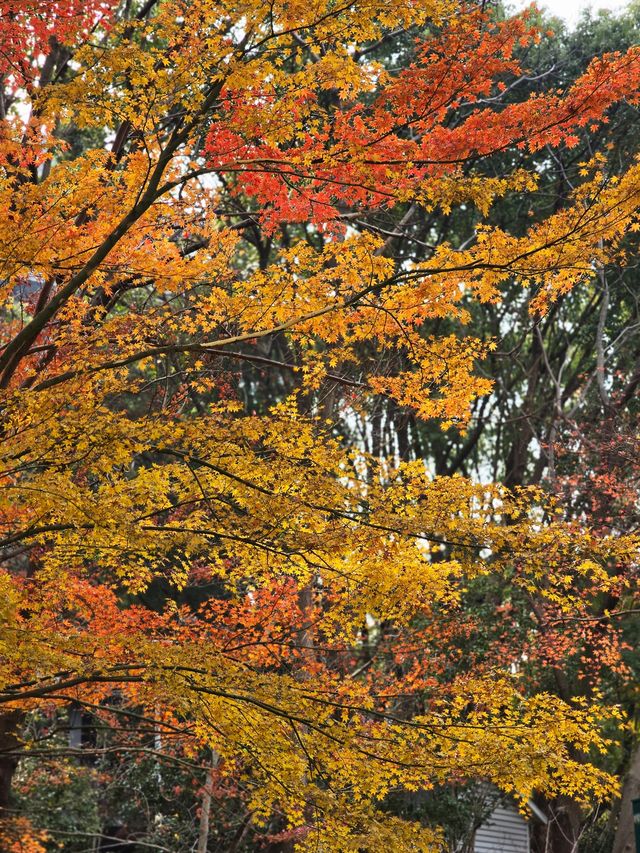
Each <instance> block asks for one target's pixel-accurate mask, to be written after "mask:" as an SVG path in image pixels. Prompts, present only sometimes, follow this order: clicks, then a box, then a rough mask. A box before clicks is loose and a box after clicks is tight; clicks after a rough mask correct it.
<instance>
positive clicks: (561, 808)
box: [531, 797, 583, 853]
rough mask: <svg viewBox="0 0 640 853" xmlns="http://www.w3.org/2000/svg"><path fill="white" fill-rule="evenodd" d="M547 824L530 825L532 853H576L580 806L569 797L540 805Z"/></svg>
mask: <svg viewBox="0 0 640 853" xmlns="http://www.w3.org/2000/svg"><path fill="white" fill-rule="evenodd" d="M541 806H542V809H543V811H544V812H545V814H546V815H547V817H548V818H549V822H548V824H546V825H545V824H542V823H538V822H535V824H533V825H532V828H533V832H532V839H531V841H532V844H531V851H532V853H578V851H579V843H580V835H581V834H582V828H583V827H582V824H583V816H582V812H581V810H580V806H578V804H577V803H576V802H575V801H574V800H572V799H570V798H569V797H556V798H555V799H553V800H548V801H546V802H544V801H543V802H542V803H541Z"/></svg>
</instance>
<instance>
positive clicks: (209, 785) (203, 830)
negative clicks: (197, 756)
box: [198, 749, 219, 853]
mask: <svg viewBox="0 0 640 853" xmlns="http://www.w3.org/2000/svg"><path fill="white" fill-rule="evenodd" d="M218 761H219V755H218V753H217V752H216V751H215V749H214V750H212V751H211V766H210V767H209V769H208V771H207V778H206V779H205V783H204V790H203V793H202V807H201V810H200V828H199V830H198V853H207V849H208V842H209V820H210V818H211V792H212V789H213V771H214V770H215V769H216V767H217V766H218Z"/></svg>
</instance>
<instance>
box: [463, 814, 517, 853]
mask: <svg viewBox="0 0 640 853" xmlns="http://www.w3.org/2000/svg"><path fill="white" fill-rule="evenodd" d="M473 850H474V853H529V826H528V824H527V822H526V820H525V819H524V818H523V817H522V815H521V814H520V813H519V812H518V811H517V810H516V809H515V808H509V807H508V806H506V807H505V806H498V808H497V809H496V810H495V811H494V812H493V813H492V815H491V817H490V818H489V819H488V820H487V822H486V823H483V824H482V826H481V827H480V828H479V829H478V831H477V832H476V837H475V841H474V846H473Z"/></svg>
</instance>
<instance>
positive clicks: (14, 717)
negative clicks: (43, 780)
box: [0, 711, 23, 820]
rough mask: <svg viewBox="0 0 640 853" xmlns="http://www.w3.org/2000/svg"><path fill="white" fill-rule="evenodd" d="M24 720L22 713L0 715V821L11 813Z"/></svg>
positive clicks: (11, 712)
mask: <svg viewBox="0 0 640 853" xmlns="http://www.w3.org/2000/svg"><path fill="white" fill-rule="evenodd" d="M22 718H23V714H22V712H21V711H10V712H9V713H7V714H2V715H0V820H1V819H2V818H5V817H7V816H8V815H9V813H10V811H11V783H12V781H13V774H14V773H15V770H16V767H17V764H18V754H17V753H18V750H19V748H20V745H21V741H20V738H19V736H18V730H19V727H20V723H21V721H22Z"/></svg>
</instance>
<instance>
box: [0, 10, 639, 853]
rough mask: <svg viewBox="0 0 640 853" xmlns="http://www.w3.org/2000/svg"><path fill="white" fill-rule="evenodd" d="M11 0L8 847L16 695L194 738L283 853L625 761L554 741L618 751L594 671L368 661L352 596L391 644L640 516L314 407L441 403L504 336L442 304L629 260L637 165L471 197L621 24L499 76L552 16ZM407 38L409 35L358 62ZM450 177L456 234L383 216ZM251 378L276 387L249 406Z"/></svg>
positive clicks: (577, 786)
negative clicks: (593, 686)
mask: <svg viewBox="0 0 640 853" xmlns="http://www.w3.org/2000/svg"><path fill="white" fill-rule="evenodd" d="M1 8H2V12H3V15H2V21H3V24H2V29H1V30H0V37H1V38H2V40H3V41H2V48H3V49H2V53H1V58H2V66H1V71H2V79H3V85H4V90H3V94H2V111H1V120H2V130H1V137H0V139H1V148H0V166H1V169H2V175H1V183H0V195H1V199H2V201H1V206H0V216H1V217H2V229H1V233H2V237H1V238H0V245H1V250H0V258H1V263H2V268H3V271H2V292H3V301H2V305H3V309H2V319H1V326H2V338H3V343H2V350H1V351H0V388H1V389H2V391H1V395H2V396H1V407H2V430H3V446H2V466H3V468H2V489H1V490H0V524H1V526H2V540H1V541H0V547H1V548H2V562H3V567H4V568H3V571H2V574H1V575H0V584H1V585H2V593H3V596H2V605H1V606H2V608H3V610H2V633H1V635H0V637H1V640H0V642H1V647H2V658H1V664H0V672H1V679H2V692H1V693H0V702H2V704H3V705H4V711H3V716H2V720H1V727H0V731H1V733H2V744H1V746H2V754H3V758H2V759H1V761H0V782H1V785H0V794H1V795H2V796H1V802H0V808H1V809H2V810H3V817H4V818H5V821H4V827H5V829H4V832H5V844H6V846H8V845H9V844H10V843H11V844H13V843H14V842H15V843H16V844H17V843H27V842H26V841H25V839H26V838H27V832H28V830H27V829H26V828H25V826H24V824H20V823H16V822H15V821H14V822H12V821H11V819H10V817H11V813H10V801H9V792H10V786H11V781H12V776H13V773H14V770H15V765H16V761H17V757H18V755H19V754H20V750H21V746H22V741H23V739H24V721H25V719H27V716H28V715H31V716H33V715H36V714H38V713H40V714H44V713H49V714H51V713H52V712H54V711H56V709H66V708H68V707H69V706H70V705H73V707H76V708H78V707H80V708H82V707H85V708H87V709H93V710H94V711H95V712H96V713H97V714H101V715H102V717H103V718H104V719H107V718H108V717H109V716H111V717H116V718H117V717H119V716H122V715H124V716H125V717H126V716H127V715H128V716H129V717H132V716H133V715H136V716H137V718H138V719H139V720H143V721H145V723H147V724H148V725H149V726H151V727H152V728H153V730H154V731H155V732H157V733H161V734H163V735H166V736H169V733H172V735H171V736H172V737H174V739H175V742H176V744H178V743H179V748H180V749H181V750H182V753H181V755H182V756H183V757H184V756H186V757H187V758H188V757H189V756H190V755H191V756H193V755H194V754H195V753H198V754H199V751H202V750H205V749H206V750H207V753H208V755H209V756H210V757H211V756H213V759H212V760H211V759H210V767H211V770H212V773H213V771H215V776H216V780H217V783H218V784H223V781H222V782H221V781H220V780H239V781H240V783H241V785H242V788H243V792H244V798H245V804H246V809H247V811H248V813H250V815H251V821H252V823H253V824H254V825H255V826H256V827H271V828H272V829H273V832H272V833H271V835H272V837H273V838H274V839H275V843H278V844H282V845H288V846H289V847H291V846H295V848H296V849H301V850H302V849H316V850H318V849H326V850H344V851H347V850H353V851H355V850H361V849H371V850H380V849H385V850H386V849H388V850H403V851H404V850H411V849H415V850H432V849H433V850H436V849H438V848H439V847H440V846H441V836H440V833H439V831H438V829H437V827H435V826H425V825H422V824H420V823H418V822H411V821H408V820H402V819H399V818H398V817H396V816H394V815H393V814H392V813H391V812H390V811H389V810H388V809H387V810H385V808H384V801H385V799H386V798H387V797H388V795H389V794H390V793H391V792H395V791H398V790H408V791H411V790H417V789H427V790H428V789H430V788H433V786H434V785H437V784H442V783H445V782H447V781H449V780H452V779H469V778H473V779H482V780H488V781H491V782H493V783H494V784H495V785H497V786H498V787H499V788H501V789H503V790H505V791H508V792H510V793H513V794H514V795H515V796H517V797H519V798H521V799H525V800H526V798H527V797H528V796H529V795H530V793H531V791H532V790H534V789H535V790H538V791H541V792H543V793H546V794H547V795H549V796H558V795H567V796H572V797H574V798H575V799H576V800H583V801H586V800H589V798H591V797H598V796H601V795H603V794H606V793H608V792H610V791H611V790H613V788H614V781H613V779H612V777H611V776H610V775H609V774H608V773H606V772H604V771H602V770H600V769H598V768H597V767H596V766H595V764H594V763H593V762H589V761H583V760H577V758H576V757H575V755H576V753H580V754H585V755H586V754H595V753H597V752H598V750H602V749H603V748H604V747H605V745H606V743H605V738H604V736H603V734H602V731H601V729H600V728H599V724H600V722H601V720H602V718H603V717H607V716H608V717H610V716H611V713H610V711H608V710H607V709H606V708H604V707H603V706H602V705H601V704H599V703H598V701H597V697H591V699H590V701H589V702H579V701H566V700H563V699H562V698H560V697H558V696H555V695H553V694H552V693H550V692H543V691H536V692H533V693H532V694H530V695H526V694H525V693H524V691H523V690H522V689H520V687H519V685H518V683H517V681H515V680H513V679H512V678H511V677H510V676H509V674H508V672H506V671H504V670H503V671H501V670H500V669H499V668H498V669H494V670H493V671H491V670H488V669H481V670H479V671H478V672H477V673H469V674H467V673H464V674H461V676H460V677H454V678H451V679H449V682H448V684H447V687H446V689H444V690H441V689H440V687H439V685H437V684H436V683H434V682H433V681H430V674H429V671H428V668H427V667H426V666H425V665H424V661H422V662H421V663H420V665H418V666H416V668H415V669H409V670H408V671H403V672H398V671H395V670H393V669H392V668H390V667H389V666H388V665H386V664H385V665H383V666H380V665H378V662H377V661H376V659H375V657H374V656H370V655H368V654H367V651H366V649H365V648H364V646H366V644H367V641H368V638H367V637H366V636H365V632H363V628H362V626H363V624H366V623H367V620H372V621H373V624H376V625H378V626H380V630H381V631H384V630H385V628H384V626H385V625H392V626H393V630H394V632H396V633H397V635H398V636H400V635H402V637H403V638H404V642H406V644H407V649H409V648H410V646H411V642H414V643H421V642H423V639H424V637H423V630H424V625H425V624H429V620H430V616H431V614H432V613H433V612H434V610H435V609H438V610H443V609H444V610H446V609H447V608H455V607H456V604H457V602H458V601H459V600H460V596H461V595H462V593H463V590H464V588H465V586H466V584H468V582H469V580H470V579H473V578H476V577H478V576H481V575H486V574H488V573H493V574H495V575H500V573H504V572H510V571H511V570H512V566H513V562H514V559H516V560H517V561H518V563H519V565H520V566H521V567H522V570H521V572H520V576H519V578H518V583H520V584H521V585H522V586H523V588H525V589H532V588H535V590H536V593H537V594H539V596H541V597H542V599H543V600H544V601H549V602H551V603H552V604H554V605H555V606H558V607H561V608H571V607H572V606H573V599H572V597H571V596H570V595H568V594H567V580H566V579H567V578H571V579H575V581H576V582H578V580H579V579H584V582H588V583H590V584H592V585H593V586H601V587H602V588H603V589H606V588H607V585H608V584H609V583H610V574H609V571H608V567H610V566H611V565H618V564H627V563H629V562H631V561H633V560H635V559H636V556H637V539H636V537H635V535H634V534H633V533H632V532H629V533H627V532H625V533H624V534H622V535H612V534H608V533H607V532H606V531H590V530H589V529H588V525H586V526H583V527H580V528H578V527H576V526H575V525H572V524H570V523H566V522H565V521H564V520H563V519H561V518H560V517H559V516H558V514H557V513H556V512H555V511H554V504H553V502H552V501H549V500H548V498H546V497H545V495H544V494H543V493H542V492H540V491H538V490H527V489H512V490H509V489H508V488H506V487H504V486H501V485H486V484H478V483H473V482H471V481H469V480H466V479H463V478H461V477H447V476H440V477H435V478H434V477H432V476H431V475H430V474H429V473H428V471H427V469H426V468H425V465H424V463H423V462H422V461H416V462H400V463H399V462H398V460H397V459H387V460H385V459H381V458H380V454H379V452H376V451H377V450H378V448H377V447H373V448H371V449H372V450H373V452H371V453H367V452H366V451H365V450H363V449H362V448H361V447H358V446H355V445H352V446H348V445H347V444H346V443H345V442H344V441H343V440H342V437H341V435H340V434H339V431H338V430H337V429H336V428H335V427H336V420H335V412H336V411H340V410H341V411H342V413H343V414H344V416H345V417H347V418H348V417H350V412H354V413H357V412H358V411H362V410H363V409H366V408H367V407H368V406H370V405H371V401H372V400H374V399H375V398H386V399H387V400H390V401H392V403H393V404H394V405H397V406H399V407H403V408H405V409H406V410H410V411H412V412H414V413H415V416H416V417H417V418H420V419H423V420H428V419H438V420H439V421H440V422H441V423H442V424H443V425H444V426H445V427H447V426H451V425H455V426H457V427H459V428H461V429H464V428H465V426H466V425H467V424H468V420H469V416H470V407H471V406H472V405H473V404H474V401H476V400H477V399H479V398H480V397H482V396H483V395H486V394H487V393H488V392H489V391H490V390H491V381H490V379H488V378H487V377H485V376H482V375H481V374H480V372H479V370H478V362H479V361H480V360H482V359H483V358H484V357H486V356H487V354H488V353H489V352H490V351H491V350H492V349H493V348H494V346H495V344H494V342H492V341H488V340H483V339H481V338H479V337H477V336H474V335H473V334H472V333H467V332H464V333H462V334H459V333H456V332H455V331H453V330H449V329H447V324H448V322H449V321H456V324H457V323H459V322H461V321H462V322H464V321H465V319H467V318H468V317H469V316H470V314H469V310H468V307H467V305H466V303H467V302H468V301H469V300H473V301H474V302H475V303H477V304H478V305H480V306H491V305H494V304H498V303H499V302H500V299H501V294H502V290H503V289H504V287H505V286H507V285H508V284H509V285H510V284H511V283H512V282H514V281H516V282H517V283H518V286H519V287H521V288H523V291H524V292H526V291H533V293H534V296H533V299H532V300H531V311H532V312H533V313H534V315H535V316H544V315H545V312H548V311H550V310H553V305H554V304H556V302H557V300H558V299H559V298H562V297H563V296H564V295H565V294H566V293H568V292H570V291H571V290H572V289H573V288H579V287H581V286H584V285H585V283H586V282H587V281H588V280H589V279H590V278H591V276H592V271H593V269H594V266H595V267H598V266H602V265H604V264H606V263H609V262H611V261H612V260H613V259H615V258H618V257H620V253H621V251H622V244H623V241H624V238H625V236H626V235H627V234H628V233H629V232H630V231H632V230H633V229H634V228H635V227H636V220H635V214H636V209H637V201H638V193H639V191H638V186H639V184H638V176H639V172H640V165H639V164H638V163H636V162H633V163H628V164H625V168H624V169H621V170H619V172H618V173H616V172H613V171H612V170H611V169H610V168H609V164H608V162H607V161H606V159H605V158H603V157H600V156H593V157H589V158H587V159H586V160H585V162H584V164H583V165H581V166H580V170H581V178H582V180H581V181H580V182H579V183H578V184H577V185H576V186H575V187H574V189H573V190H572V191H571V192H570V193H567V195H566V198H563V204H562V205H561V206H559V207H558V208H557V209H553V210H549V211H546V212H545V213H544V215H540V216H538V217H536V218H535V220H534V221H532V222H531V224H530V225H529V226H528V227H527V228H525V229H523V230H521V231H520V232H517V233H516V232H513V231H511V230H510V228H509V227H508V224H503V225H499V224H496V223H494V222H492V221H491V218H490V213H491V209H492V205H494V203H495V202H496V200H500V199H502V198H504V197H505V196H506V195H507V194H517V195H518V196H519V197H520V196H522V197H526V196H531V197H532V198H535V197H536V193H537V190H538V185H539V182H540V177H539V175H538V173H537V172H536V170H535V169H527V168H526V167H522V166H521V164H520V163H517V164H516V165H515V166H514V165H513V163H510V162H509V157H508V156H506V155H507V154H508V152H510V151H526V152H529V153H530V154H533V153H535V152H538V151H542V150H550V151H554V152H555V151H564V150H565V149H567V148H569V149H570V148H571V147H572V146H575V145H576V144H577V140H578V134H579V133H580V130H581V128H585V127H590V128H597V127H599V126H600V125H601V124H602V123H603V122H605V121H606V120H607V116H608V113H609V111H610V110H612V109H613V108H614V107H615V105H616V104H617V103H618V102H619V101H620V100H621V99H623V98H625V99H627V100H628V101H630V102H634V103H637V97H638V96H637V92H638V86H637V82H638V75H639V72H640V56H639V55H638V51H637V50H634V49H631V50H629V51H626V52H614V53H610V54H606V55H604V56H601V57H598V58H597V59H595V60H594V61H593V62H591V63H590V64H589V65H588V67H586V69H585V70H584V72H583V73H582V74H580V75H579V76H578V77H577V79H575V80H574V81H572V82H571V83H569V84H567V85H566V86H564V87H562V88H561V89H560V90H554V91H550V92H537V93H532V94H530V95H529V96H528V97H525V98H523V99H520V100H515V101H513V100H510V99H509V97H508V96H509V92H510V85H511V83H512V81H513V80H515V79H517V78H518V77H519V76H520V75H521V71H522V68H521V62H520V59H519V56H518V51H519V50H520V49H521V48H522V47H523V46H525V45H528V44H535V43H536V42H537V41H538V40H539V39H540V33H539V32H538V29H537V28H536V26H535V25H534V23H533V22H532V20H531V19H530V18H529V17H528V16H527V15H521V16H517V17H513V18H508V19H504V20H500V19H496V18H494V17H492V15H491V14H490V12H489V11H487V10H484V9H479V8H477V7H475V6H473V5H471V4H470V5H466V4H460V3H457V2H449V0H415V2H412V3H406V2H395V0H394V2H389V0H385V2H379V0H356V2H351V3H345V4H344V5H339V4H338V5H336V4H335V3H333V2H324V0H314V2H308V0H307V2H305V3H298V2H289V3H282V4H278V3H274V4H270V5H269V6H265V4H263V3H261V2H256V0H229V2H227V0H158V2H154V0H147V2H144V3H142V2H141V3H132V2H126V3H122V4H120V3H105V2H96V3H91V4H86V3H82V4H80V3H75V2H73V0H69V2H65V3H60V4H57V5H56V8H55V10H54V11H53V12H52V10H51V8H50V4H47V3H39V2H30V3H25V2H22V0H10V2H5V3H2V6H1ZM395 43H397V44H398V50H399V53H398V55H399V56H402V57H404V59H405V60H406V61H404V60H403V61H402V62H401V63H400V64H399V65H395V66H394V65H391V64H388V63H387V64H385V63H384V62H381V61H379V60H377V59H376V58H375V56H376V50H377V49H378V48H379V47H380V46H381V45H385V46H387V47H388V46H390V45H393V44H395ZM454 115H455V117H456V118H455V120H453V116H454ZM497 155H505V156H503V158H502V159H501V160H500V163H501V166H500V170H499V171H498V172H496V171H495V170H492V171H488V170H487V169H486V168H485V167H486V164H487V163H488V162H489V161H490V159H491V158H495V157H496V156H497ZM492 162H495V159H494V160H492ZM461 207H464V208H473V209H474V210H475V211H477V216H478V221H477V224H476V227H475V232H474V237H473V240H471V241H466V242H465V243H462V244H460V243H457V242H450V241H447V240H446V239H443V237H442V235H439V234H438V233H434V232H433V230H432V229H429V231H428V234H427V239H428V240H429V241H431V242H432V245H431V246H430V249H429V251H428V252H427V253H426V254H425V255H424V256H423V257H421V258H416V259H407V258H402V257H396V256H395V253H394V251H393V247H394V240H395V237H396V234H395V232H392V233H389V234H385V233H384V229H380V228H375V227H373V228H372V227H371V217H373V218H374V219H375V217H376V216H379V215H384V214H386V213H387V212H399V211H404V213H403V215H402V216H401V218H400V226H399V227H402V223H403V222H404V223H405V224H406V223H407V222H408V220H409V212H411V214H413V211H415V210H421V211H426V212H429V211H431V210H440V211H443V212H445V213H449V212H450V211H452V210H454V209H459V208H461ZM430 328H432V330H433V331H432V332H431V333H428V334H425V329H430ZM471 331H472V330H471ZM393 354H401V355H402V360H401V362H399V361H398V360H397V359H395V358H393ZM387 356H390V357H387ZM240 365H251V366H252V367H253V368H255V372H253V373H248V372H246V371H243V372H242V373H240V371H239V369H238V367H239V366H240ZM250 381H251V382H253V383H255V384H259V383H261V382H265V383H267V382H268V383H271V386H272V387H274V386H275V387H277V394H273V395H272V396H271V400H272V402H271V404H267V403H266V402H265V403H264V405H263V406H262V408H261V409H260V411H256V410H254V408H253V407H252V406H251V405H250V401H251V400H252V399H253V398H255V394H254V393H253V392H252V389H251V388H250V387H249V382H250ZM276 398H277V399H276ZM262 399H263V400H265V399H268V398H266V397H264V396H263V398H262ZM374 426H375V425H374ZM374 426H372V429H373V428H374ZM203 581H204V582H205V583H206V584H208V585H209V591H208V593H207V594H204V595H202V596H200V600H199V601H198V600H195V599H194V598H191V599H190V600H187V593H188V591H189V590H192V589H193V587H196V586H198V585H199V584H200V585H201V584H202V583H203ZM436 688H437V689H436ZM113 722H114V723H115V721H113ZM157 751H158V752H160V753H162V749H160V750H157ZM125 753H126V749H125ZM205 793H206V792H205ZM209 794H210V791H209ZM207 796H209V795H207ZM209 799H210V796H209ZM203 802H204V800H203ZM36 830H37V828H36ZM20 837H22V842H20ZM203 837H204V845H205V847H206V827H205V831H204V833H203ZM7 839H8V840H7ZM29 843H31V844H32V846H33V849H37V845H39V844H41V839H39V838H38V836H37V834H36V835H32V840H31V842H29Z"/></svg>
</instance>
